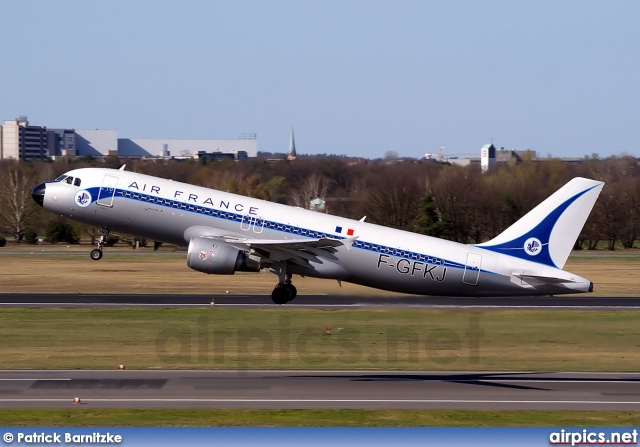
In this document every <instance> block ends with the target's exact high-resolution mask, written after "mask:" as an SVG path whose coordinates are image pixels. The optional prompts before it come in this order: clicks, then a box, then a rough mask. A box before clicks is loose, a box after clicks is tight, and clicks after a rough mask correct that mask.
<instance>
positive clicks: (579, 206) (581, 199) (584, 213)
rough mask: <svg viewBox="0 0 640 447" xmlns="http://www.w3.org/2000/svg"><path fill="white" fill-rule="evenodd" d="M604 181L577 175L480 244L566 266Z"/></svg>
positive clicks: (516, 255) (549, 263)
mask: <svg viewBox="0 0 640 447" xmlns="http://www.w3.org/2000/svg"><path fill="white" fill-rule="evenodd" d="M603 186H604V183H602V182H598V181H595V180H589V179H586V178H580V177H577V178H574V179H573V180H571V181H570V182H569V183H567V184H566V185H564V186H563V187H562V188H560V189H559V190H557V191H556V192H555V193H554V194H552V195H551V196H550V197H549V198H547V199H546V200H545V201H544V202H542V203H541V204H540V205H538V206H537V207H535V208H534V209H532V210H531V211H530V212H528V213H527V214H526V215H525V216H524V217H522V218H521V219H520V220H518V221H517V222H516V223H514V224H513V225H511V226H510V227H509V228H507V229H506V230H505V231H503V232H502V233H501V234H500V235H498V236H497V237H496V238H494V239H492V240H490V241H489V242H485V243H482V244H478V245H477V247H481V248H484V249H486V250H491V251H495V252H497V253H502V254H506V255H510V256H515V257H517V258H521V259H526V260H527V261H533V262H538V263H540V264H545V265H548V266H551V267H557V268H560V269H561V268H562V267H564V264H565V262H567V258H568V257H569V254H570V253H571V249H572V248H573V245H574V244H575V242H576V239H577V238H578V236H579V235H580V231H581V230H582V227H583V226H584V223H585V222H586V220H587V217H589V213H590V212H591V209H592V208H593V205H594V204H595V202H596V199H597V198H598V195H599V194H600V191H601V190H602V187H603Z"/></svg>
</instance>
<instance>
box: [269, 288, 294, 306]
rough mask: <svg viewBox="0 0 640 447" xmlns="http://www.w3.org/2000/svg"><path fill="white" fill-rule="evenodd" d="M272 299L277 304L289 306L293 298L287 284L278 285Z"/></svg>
mask: <svg viewBox="0 0 640 447" xmlns="http://www.w3.org/2000/svg"><path fill="white" fill-rule="evenodd" d="M271 299H272V300H273V302H274V303H276V304H287V303H288V302H289V301H291V300H292V299H293V297H292V296H291V290H290V289H289V287H287V284H283V285H281V284H278V285H277V286H276V288H275V289H273V292H271Z"/></svg>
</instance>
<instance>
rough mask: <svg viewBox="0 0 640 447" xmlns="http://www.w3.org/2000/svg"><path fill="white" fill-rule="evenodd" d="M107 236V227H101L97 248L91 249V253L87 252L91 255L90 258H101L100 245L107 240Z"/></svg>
mask: <svg viewBox="0 0 640 447" xmlns="http://www.w3.org/2000/svg"><path fill="white" fill-rule="evenodd" d="M107 236H109V229H108V228H103V229H102V230H101V231H100V237H99V238H98V248H94V249H93V250H91V253H89V256H91V259H93V260H94V261H99V260H100V259H102V246H103V245H104V244H105V242H106V241H107Z"/></svg>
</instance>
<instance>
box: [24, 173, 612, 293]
mask: <svg viewBox="0 0 640 447" xmlns="http://www.w3.org/2000/svg"><path fill="white" fill-rule="evenodd" d="M124 168H125V166H122V167H121V168H120V169H104V168H82V169H75V170H71V171H69V172H67V173H66V174H64V175H62V176H60V177H58V178H57V179H55V180H53V181H47V182H44V183H41V184H39V185H37V186H35V187H34V188H33V190H32V197H33V199H34V200H35V201H36V203H38V205H40V206H42V207H43V208H45V209H46V210H48V211H51V212H53V213H56V214H59V215H61V216H63V217H66V218H69V219H72V220H75V221H78V222H82V223H85V224H89V225H93V226H97V227H101V228H102V231H101V236H100V238H99V239H98V246H97V247H96V248H95V249H93V250H92V251H91V253H90V256H91V259H93V260H95V261H98V260H100V259H101V258H102V256H103V247H104V244H105V241H106V238H107V236H108V235H109V232H110V231H116V232H120V233H126V234H131V235H136V236H140V237H144V238H148V239H151V240H155V241H162V242H166V243H170V244H175V245H178V246H184V245H188V250H187V266H189V267H190V268H192V269H194V270H197V271H199V272H203V273H207V274H217V275H232V274H234V273H235V272H238V271H249V272H259V271H260V270H262V269H268V270H269V271H271V272H272V273H274V274H275V275H277V277H278V283H277V284H276V286H275V288H274V289H273V292H272V294H271V298H272V300H273V302H274V303H276V304H285V303H288V302H290V301H291V300H293V299H294V298H295V297H296V295H297V290H296V287H295V286H294V285H293V282H292V277H293V275H300V276H309V277H317V278H328V279H333V280H337V281H338V284H339V285H341V284H342V281H345V282H350V283H355V284H361V285H364V286H369V287H374V288H378V289H383V290H387V291H393V292H402V293H408V294H418V295H439V296H471V297H485V296H518V295H526V296H533V295H557V294H566V293H582V292H592V291H593V283H592V282H590V281H589V280H587V279H585V278H582V277H580V276H577V275H575V274H573V273H570V272H567V271H564V270H562V268H563V267H564V264H565V262H566V260H567V258H568V257H569V254H570V252H571V249H572V247H573V245H574V243H575V241H576V239H577V237H578V235H579V233H580V231H581V229H582V227H583V226H584V223H585V221H586V219H587V217H588V216H589V213H590V212H591V209H592V208H593V205H594V203H595V201H596V199H597V198H598V195H599V194H600V191H601V190H602V187H603V186H604V183H603V182H599V181H595V180H589V179H586V178H574V179H573V180H571V181H569V182H568V183H567V184H565V185H564V186H563V187H562V188H560V189H559V190H557V191H556V192H555V193H554V194H552V195H551V196H550V197H548V198H547V199H546V200H544V201H543V202H542V203H540V204H539V205H538V206H537V207H535V208H534V209H533V210H531V211H530V212H529V213H527V214H526V215H525V216H524V217H522V218H521V219H520V220H518V221H517V222H515V223H514V224H513V225H511V226H510V227H509V228H507V229H506V230H504V231H503V232H502V233H501V234H499V235H498V236H497V237H495V238H494V239H492V240H490V241H488V242H484V243H480V244H469V245H467V244H461V243H457V242H451V241H447V240H443V239H438V238H434V237H430V236H425V235H421V234H416V233H411V232H407V231H401V230H396V229H392V228H387V227H383V226H379V225H375V224H372V223H368V222H365V221H364V220H365V218H362V219H361V220H359V221H358V220H352V219H347V218H344V217H340V216H333V215H329V214H322V213H318V212H315V211H310V210H305V209H303V208H299V207H292V206H287V205H282V204H277V203H272V202H268V201H264V200H259V199H254V198H250V197H244V196H240V195H236V194H231V193H227V192H223V191H218V190H214V189H208V188H203V187H200V186H194V185H190V184H186V183H180V182H175V181H172V180H167V179H162V178H158V177H153V176H149V175H144V174H139V173H135V172H130V171H125V170H124Z"/></svg>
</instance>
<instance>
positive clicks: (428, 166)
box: [0, 156, 640, 250]
mask: <svg viewBox="0 0 640 447" xmlns="http://www.w3.org/2000/svg"><path fill="white" fill-rule="evenodd" d="M125 163H126V164H127V167H126V169H127V170H131V171H135V172H139V173H143V174H149V175H153V176H158V177H163V178H169V179H172V180H175V181H181V182H186V183H191V184H194V185H199V186H205V187H208V188H214V189H219V190H222V191H226V192H231V193H236V194H241V195H245V196H249V197H255V198H259V199H264V200H269V201H273V202H278V203H284V204H289V205H294V206H301V207H304V208H309V205H310V202H311V201H312V200H314V199H316V198H320V199H322V200H323V201H324V204H325V207H324V208H323V209H322V212H327V213H329V214H334V215H339V216H342V217H348V218H352V219H360V218H362V217H363V216H366V221H367V222H372V223H376V224H380V225H385V226H389V227H393V228H398V229H402V230H407V231H413V232H417V233H421V234H427V235H432V236H436V237H441V238H445V239H449V240H453V241H457V242H462V243H479V242H483V241H487V240H489V239H491V238H493V237H495V236H497V235H498V234H499V233H500V232H502V231H503V230H504V229H505V228H507V227H508V226H509V225H511V224H512V223H514V222H515V221H516V220H518V219H519V218H520V217H522V216H523V215H524V214H526V213H527V212H528V211H529V210H531V209H532V208H533V207H535V206H536V205H537V204H538V203H540V202H541V201H542V200H544V199H545V198H547V197H548V196H549V195H550V194H552V193H553V192H554V191H555V190H557V189H558V188H560V187H561V186H562V185H563V184H565V183H566V182H567V181H569V180H570V179H571V178H573V177H577V176H581V177H587V178H592V179H595V180H600V181H604V182H605V187H604V189H603V191H602V193H601V195H600V197H599V199H598V201H597V202H596V205H595V208H594V210H593V212H592V213H591V215H590V217H589V219H588V221H587V223H586V225H585V227H584V229H583V231H582V233H581V235H580V237H579V239H578V241H577V242H576V248H584V249H595V248H597V247H601V246H605V247H606V248H608V249H611V250H613V249H615V248H616V247H620V246H622V247H624V248H632V247H634V244H637V242H638V239H640V220H639V219H638V216H639V215H640V175H639V174H640V172H639V171H640V167H639V165H638V162H637V161H636V159H635V158H633V157H629V156H620V157H610V158H607V159H598V158H597V157H586V158H585V159H584V160H582V161H581V162H580V163H565V162H562V161H560V160H546V161H539V162H536V161H524V162H522V163H520V164H515V165H504V166H499V167H497V168H496V169H495V170H493V171H492V172H489V173H486V174H481V172H480V168H479V167H478V166H466V167H459V166H452V165H449V164H447V163H439V162H437V161H435V160H406V159H405V160H399V159H392V158H390V159H384V160H374V161H366V160H351V159H347V158H343V157H333V156H328V157H301V158H298V159H297V160H293V161H287V160H282V161H277V162H273V161H267V160H265V159H260V158H258V159H248V160H240V161H232V160H221V161H208V162H207V161H197V160H187V161H176V160H144V161H143V160H128V159H118V158H117V157H105V158H104V159H94V160H90V159H76V160H59V161H55V162H41V161H33V162H19V163H18V162H11V161H1V162H0V233H3V234H4V235H6V236H7V237H9V238H12V239H14V240H15V241H23V240H25V239H26V240H28V241H31V242H32V241H33V239H34V237H35V236H34V235H38V237H40V238H45V239H46V240H48V241H49V242H56V241H58V240H65V241H66V242H75V241H77V240H79V239H80V238H81V237H89V238H90V239H92V241H93V239H94V238H95V237H96V236H97V234H98V232H97V229H95V228H91V227H88V226H85V225H80V224H75V223H69V222H66V221H64V220H63V219H61V218H59V217H56V216H54V215H52V214H51V213H47V212H44V211H43V210H42V209H40V207H38V206H37V205H36V204H35V203H34V202H33V200H32V199H31V188H32V187H33V186H35V185H36V184H38V183H39V182H42V181H45V180H50V179H54V178H56V177H58V176H59V175H61V174H63V173H64V172H66V171H68V170H70V169H75V168H81V167H90V166H93V167H112V168H118V167H120V166H121V165H122V164H125ZM61 228H62V229H61ZM65 228H66V230H64V229H65ZM63 230H64V231H66V233H65V232H64V231H63ZM60 234H63V235H64V236H60Z"/></svg>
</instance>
